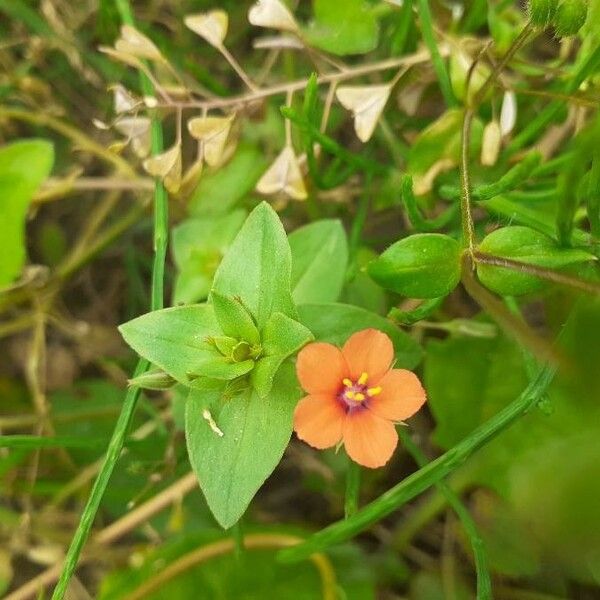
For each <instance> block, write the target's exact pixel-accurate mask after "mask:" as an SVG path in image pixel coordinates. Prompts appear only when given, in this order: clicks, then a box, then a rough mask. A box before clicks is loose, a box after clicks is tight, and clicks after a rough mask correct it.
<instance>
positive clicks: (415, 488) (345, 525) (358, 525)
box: [278, 365, 555, 562]
mask: <svg viewBox="0 0 600 600" xmlns="http://www.w3.org/2000/svg"><path fill="white" fill-rule="evenodd" d="M554 373H555V369H554V367H552V366H550V365H546V366H544V367H542V368H541V369H540V370H539V371H538V374H537V377H536V378H535V380H534V381H533V382H532V383H531V384H530V385H528V386H527V388H526V389H525V390H524V391H523V392H522V393H521V395H520V396H519V397H518V398H517V399H516V400H514V401H513V402H512V403H511V404H509V405H508V406H507V407H506V408H504V409H503V410H501V411H500V412H499V413H497V414H496V415H495V416H494V417H492V418H491V419H490V420H489V421H487V422H486V423H484V424H483V425H481V426H480V427H478V428H477V429H476V430H475V431H473V432H472V433H471V434H470V435H469V436H468V437H466V438H465V439H464V440H463V441H462V442H460V443H458V444H457V445H456V446H454V448H451V449H450V450H448V451H447V452H445V453H444V454H442V456H440V457H439V458H437V459H436V460H434V461H432V462H430V463H429V464H428V465H426V466H425V467H423V468H421V469H419V470H418V471H416V472H415V473H413V474H412V475H410V476H409V477H407V478H406V479H404V480H403V481H401V482H400V483H398V484H397V485H395V486H394V487H392V488H390V489H389V490H388V491H387V492H385V493H384V494H382V495H381V496H380V497H379V498H377V499H376V500H374V501H373V502H371V503H370V504H369V505H367V506H366V507H364V508H363V509H362V510H360V511H358V512H357V513H356V514H355V515H354V516H352V517H350V518H349V519H347V520H344V521H339V522H337V523H334V524H333V525H330V526H329V527H326V528H325V529H323V530H321V531H319V532H318V533H316V534H314V535H313V536H312V537H310V538H308V539H307V540H306V541H305V542H303V543H302V544H299V545H298V546H295V547H293V548H288V549H286V550H282V551H280V552H279V553H278V558H279V559H280V560H282V561H284V562H295V561H299V560H302V559H304V558H306V557H308V556H310V555H311V554H313V553H314V552H320V551H322V550H324V549H326V548H328V547H330V546H332V545H334V544H339V543H341V542H344V541H346V540H348V539H350V538H352V537H354V536H355V535H356V534H357V533H359V532H361V531H363V530H364V529H366V528H367V527H369V526H370V525H372V524H373V523H376V522H377V521H379V520H381V519H383V518H384V517H386V516H387V515H389V514H390V513H392V512H394V511H395V510H397V509H398V508H400V507H401V506H403V505H404V504H406V503H407V502H409V501H410V500H412V499H413V498H414V497H416V496H418V495H419V494H421V493H422V492H424V491H425V490H427V489H429V488H430V487H431V486H433V485H435V484H436V483H437V482H438V481H440V480H441V479H443V478H444V477H446V475H448V474H449V473H451V472H452V471H454V470H455V469H457V468H458V467H459V466H460V465H462V464H463V463H464V462H465V461H466V460H467V459H468V458H469V457H470V456H471V455H472V454H474V453H475V452H476V451H477V450H479V449H480V448H481V447H482V446H485V445H486V444H487V443H488V442H489V441H490V440H492V439H493V438H494V437H496V436H497V435H498V434H499V433H501V432H502V431H504V430H505V429H506V428H508V427H509V426H510V425H512V424H513V423H514V422H515V421H516V420H517V419H518V418H519V417H521V416H523V415H524V414H525V413H526V412H527V411H528V410H529V409H530V408H532V406H534V405H535V404H536V403H537V402H538V400H539V398H540V397H541V395H542V394H543V393H544V392H545V391H546V389H547V388H548V386H549V385H550V382H551V381H552V379H553V377H554Z"/></svg>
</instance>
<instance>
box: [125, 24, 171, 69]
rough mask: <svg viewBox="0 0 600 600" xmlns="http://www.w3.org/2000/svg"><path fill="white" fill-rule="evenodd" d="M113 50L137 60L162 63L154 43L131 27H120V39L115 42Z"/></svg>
mask: <svg viewBox="0 0 600 600" xmlns="http://www.w3.org/2000/svg"><path fill="white" fill-rule="evenodd" d="M115 50H117V52H121V53H123V54H129V55H131V56H135V57H137V58H145V59H147V60H156V61H164V58H163V55H162V54H161V53H160V50H159V49H158V48H157V47H156V46H155V44H154V42H152V40H150V38H148V37H146V36H145V35H144V34H143V33H140V32H139V31H138V30H137V29H136V28H135V27H132V26H131V25H123V26H122V27H121V37H120V38H119V39H118V40H117V41H116V42H115Z"/></svg>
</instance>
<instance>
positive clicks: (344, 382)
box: [342, 378, 353, 387]
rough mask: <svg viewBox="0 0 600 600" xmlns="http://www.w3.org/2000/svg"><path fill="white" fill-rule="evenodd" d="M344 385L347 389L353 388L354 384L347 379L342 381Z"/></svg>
mask: <svg viewBox="0 0 600 600" xmlns="http://www.w3.org/2000/svg"><path fill="white" fill-rule="evenodd" d="M342 383H343V384H344V385H345V386H346V387H352V385H353V384H352V382H351V381H350V380H349V379H347V378H345V379H342Z"/></svg>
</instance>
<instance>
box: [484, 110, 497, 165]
mask: <svg viewBox="0 0 600 600" xmlns="http://www.w3.org/2000/svg"><path fill="white" fill-rule="evenodd" d="M501 141H502V133H501V131H500V125H499V124H498V121H495V120H494V121H490V122H489V123H488V124H487V125H486V126H485V129H484V130H483V141H482V143H481V164H482V165H485V166H488V167H490V166H492V165H495V164H496V161H497V160H498V154H499V153H500V144H501Z"/></svg>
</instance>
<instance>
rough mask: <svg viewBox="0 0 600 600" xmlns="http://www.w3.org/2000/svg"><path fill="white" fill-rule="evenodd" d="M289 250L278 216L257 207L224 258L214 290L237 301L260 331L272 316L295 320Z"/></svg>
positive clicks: (265, 205) (264, 206)
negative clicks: (275, 314) (276, 314)
mask: <svg viewBox="0 0 600 600" xmlns="http://www.w3.org/2000/svg"><path fill="white" fill-rule="evenodd" d="M291 262H292V259H291V255H290V247H289V244H288V241H287V237H286V235H285V231H284V229H283V225H282V224H281V221H280V220H279V217H278V216H277V213H276V212H275V211H274V210H273V209H272V208H271V207H270V206H269V205H268V204H267V203H266V202H263V203H261V204H259V205H258V206H257V207H256V208H255V209H254V210H253V211H252V212H251V213H250V216H249V217H248V218H247V219H246V222H245V223H244V226H243V227H242V229H241V231H240V232H239V233H238V235H237V236H236V238H235V240H234V241H233V243H232V244H231V246H230V248H229V250H228V252H227V254H226V255H225V257H224V258H223V261H222V262H221V265H220V266H219V268H218V270H217V273H216V274H215V280H214V283H213V289H214V290H216V291H217V292H219V293H220V294H223V295H225V296H232V297H236V296H239V298H240V299H241V300H242V302H243V303H244V306H246V307H247V308H248V309H249V310H250V312H251V313H252V315H253V316H254V318H255V320H256V323H257V325H258V327H259V329H260V328H261V327H262V326H264V325H265V323H266V322H267V320H268V319H269V317H270V316H271V314H272V313H273V312H276V311H278V312H282V313H284V314H286V315H288V316H291V317H294V316H295V309H294V305H293V302H292V295H291V291H290V276H291Z"/></svg>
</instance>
